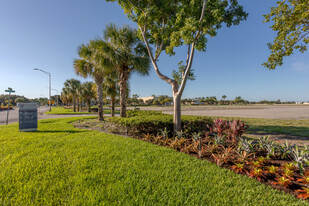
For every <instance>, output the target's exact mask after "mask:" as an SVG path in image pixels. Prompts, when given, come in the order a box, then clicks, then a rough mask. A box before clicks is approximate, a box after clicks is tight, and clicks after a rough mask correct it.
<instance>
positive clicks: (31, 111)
mask: <svg viewBox="0 0 309 206" xmlns="http://www.w3.org/2000/svg"><path fill="white" fill-rule="evenodd" d="M18 106H19V131H21V132H32V131H37V128H38V105H37V103H19V104H18Z"/></svg>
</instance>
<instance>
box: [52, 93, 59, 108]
mask: <svg viewBox="0 0 309 206" xmlns="http://www.w3.org/2000/svg"><path fill="white" fill-rule="evenodd" d="M52 90H53V91H55V92H57V106H58V97H59V96H58V90H57V89H52Z"/></svg>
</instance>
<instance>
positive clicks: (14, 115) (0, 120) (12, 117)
mask: <svg viewBox="0 0 309 206" xmlns="http://www.w3.org/2000/svg"><path fill="white" fill-rule="evenodd" d="M18 110H19V109H18V108H14V109H13V110H10V112H9V124H12V123H16V122H18V118H19V117H18ZM46 111H48V107H39V108H38V119H53V118H64V117H78V116H94V115H93V114H91V115H89V114H83V115H76V114H72V115H54V114H50V115H47V114H44V113H45V112H46ZM6 115H7V111H0V125H5V124H6Z"/></svg>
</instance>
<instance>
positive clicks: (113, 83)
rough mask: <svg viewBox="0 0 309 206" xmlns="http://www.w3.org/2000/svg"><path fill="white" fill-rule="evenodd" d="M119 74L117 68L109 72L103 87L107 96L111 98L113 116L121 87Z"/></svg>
mask: <svg viewBox="0 0 309 206" xmlns="http://www.w3.org/2000/svg"><path fill="white" fill-rule="evenodd" d="M117 82H118V76H117V73H116V72H115V70H114V71H113V72H111V73H110V74H109V76H108V77H107V78H105V80H104V83H103V87H104V89H105V90H104V92H105V93H106V95H107V96H109V97H110V98H111V116H112V117H114V116H115V100H116V96H117V95H118V94H119V87H118V84H117Z"/></svg>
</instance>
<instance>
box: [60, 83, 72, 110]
mask: <svg viewBox="0 0 309 206" xmlns="http://www.w3.org/2000/svg"><path fill="white" fill-rule="evenodd" d="M60 99H61V101H62V103H63V106H64V104H66V105H67V106H69V101H70V94H69V91H68V90H67V89H66V88H65V87H63V88H62V92H61V94H60Z"/></svg>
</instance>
